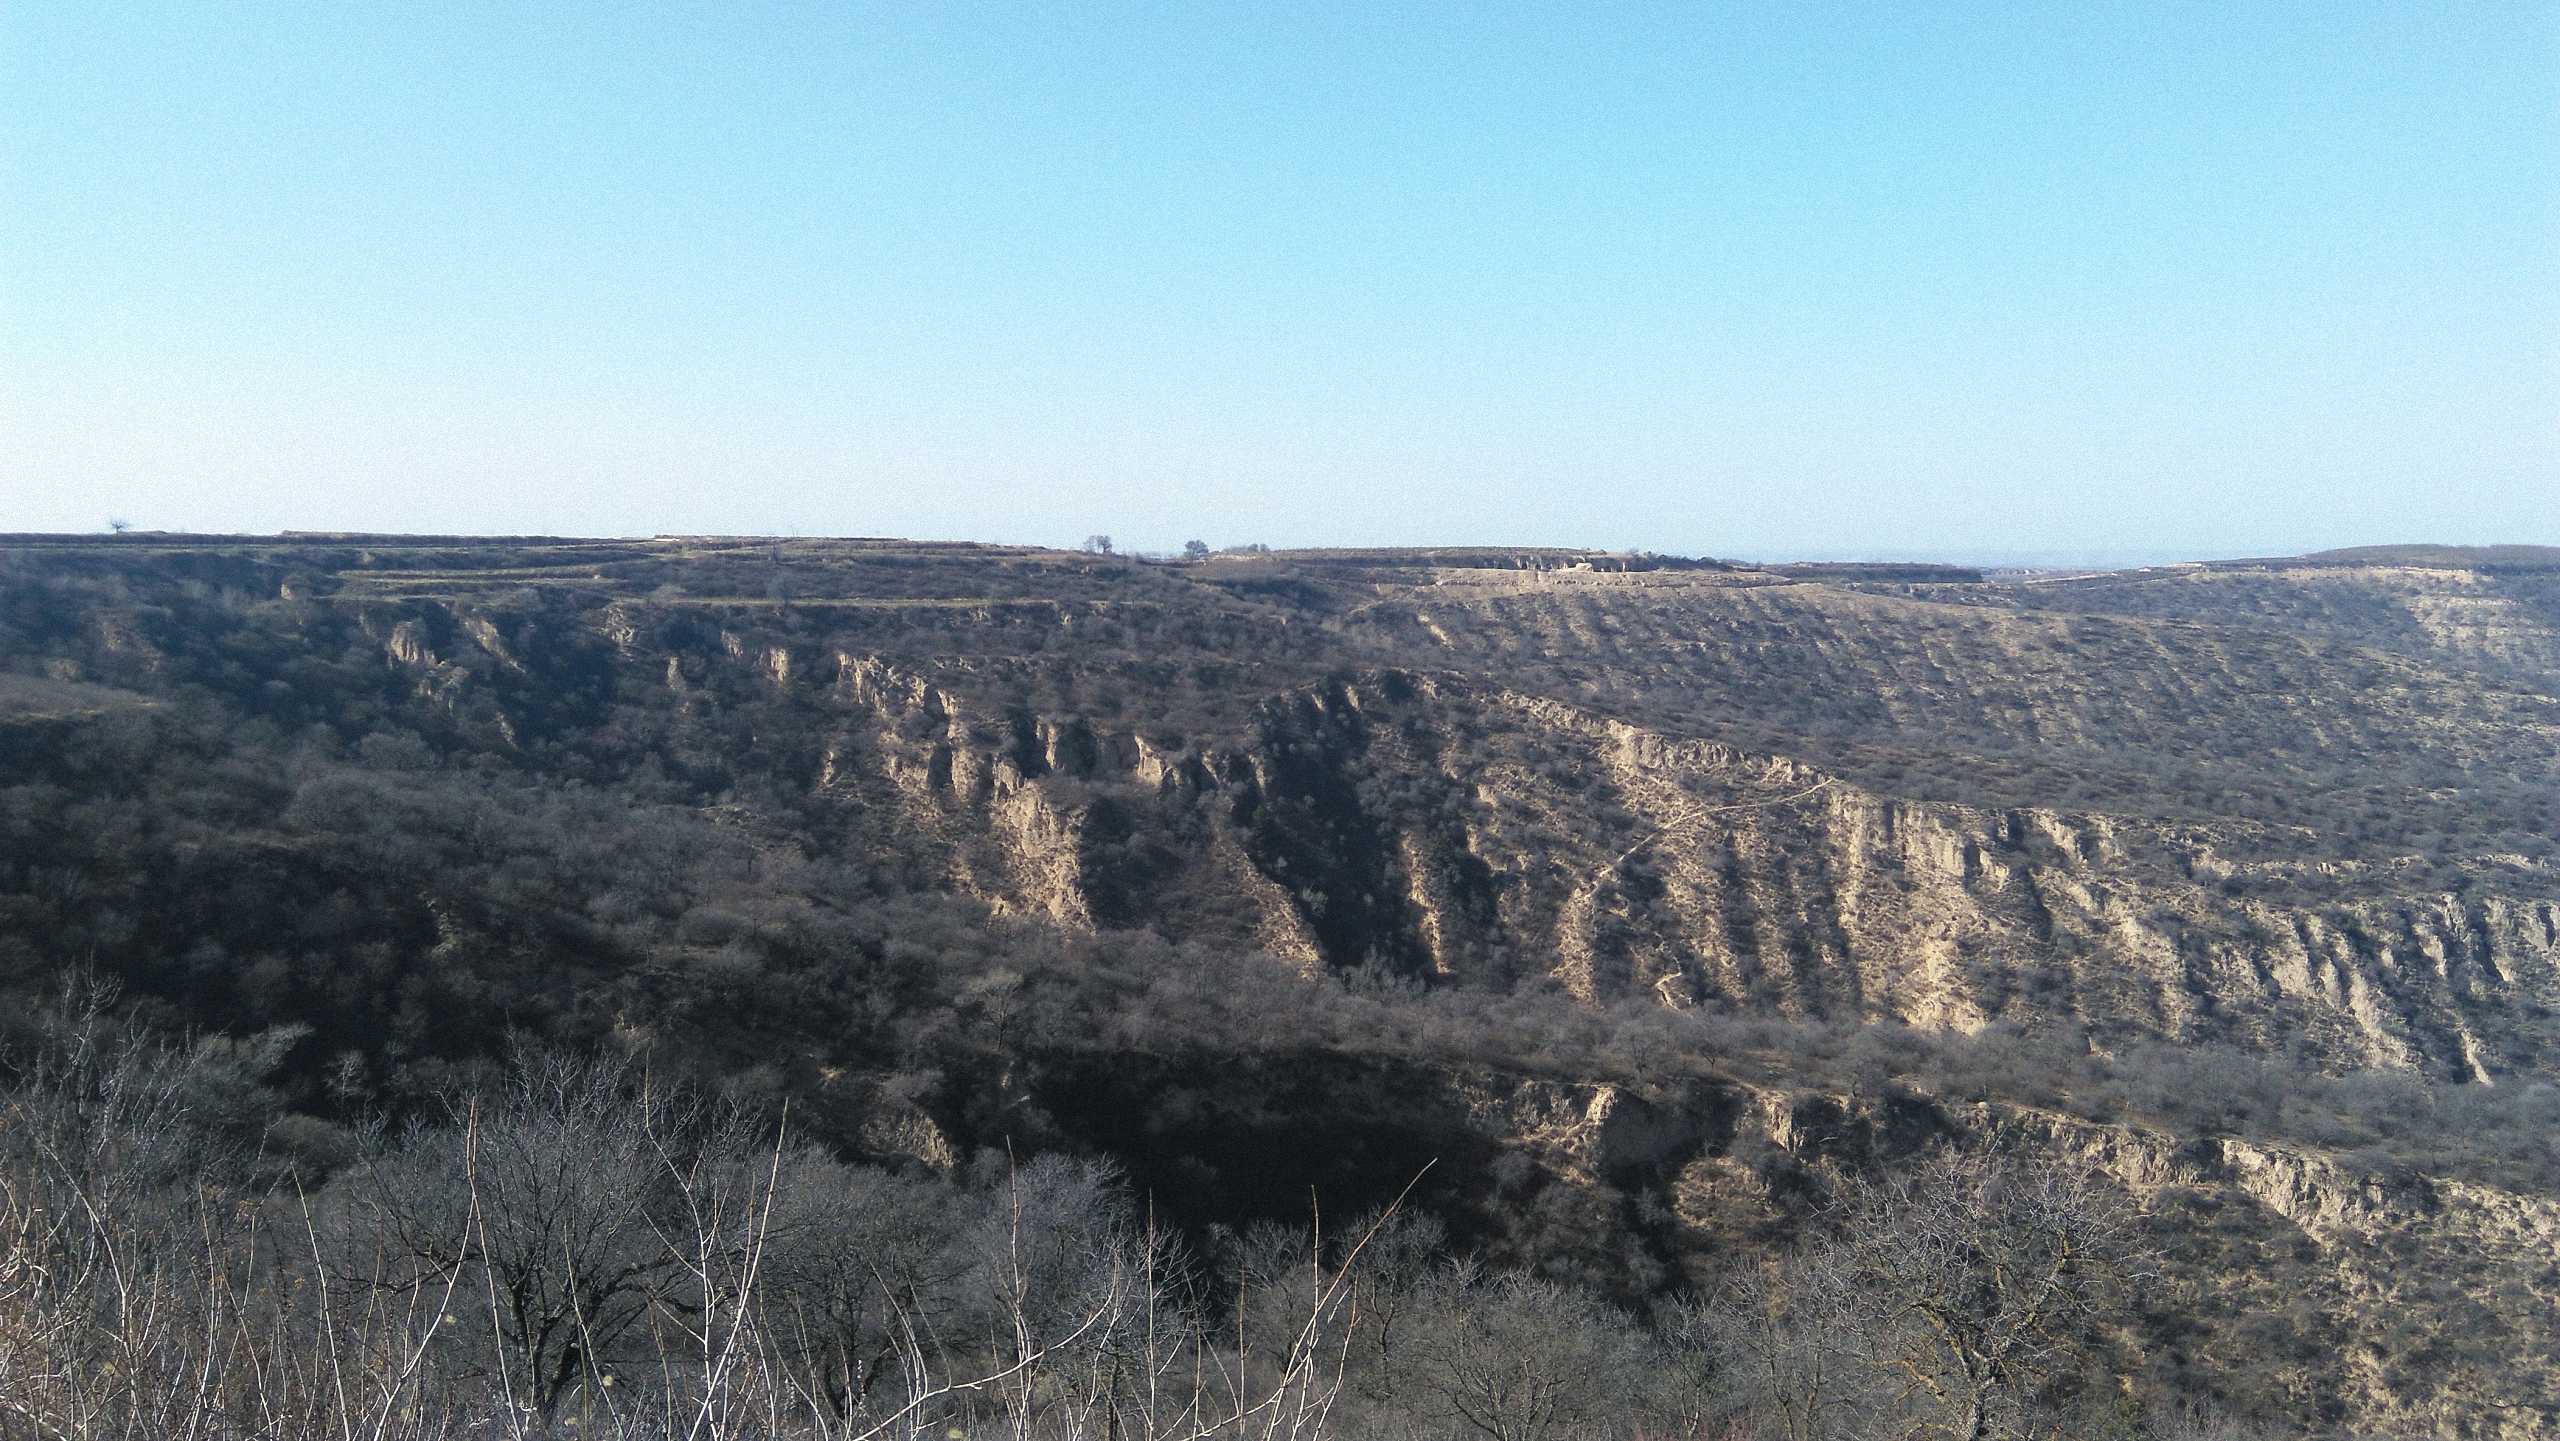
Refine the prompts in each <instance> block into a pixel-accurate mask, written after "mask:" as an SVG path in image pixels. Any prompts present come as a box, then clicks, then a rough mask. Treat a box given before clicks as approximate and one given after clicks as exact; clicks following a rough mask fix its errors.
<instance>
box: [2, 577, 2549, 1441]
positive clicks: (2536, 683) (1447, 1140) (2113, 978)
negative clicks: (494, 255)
mask: <svg viewBox="0 0 2560 1441" xmlns="http://www.w3.org/2000/svg"><path fill="white" fill-rule="evenodd" d="M0 793H5V797H6V804H5V806H0V837H4V838H5V839H0V986H5V987H6V988H8V989H9V990H10V991H12V992H13V993H15V994H16V995H18V996H20V997H21V998H30V997H36V996H40V995H45V994H49V993H50V992H51V990H52V989H54V988H56V987H57V986H58V984H59V978H60V977H61V975H62V974H63V973H64V972H65V971H66V970H68V969H71V968H83V969H86V970H88V971H90V972H94V973H97V974H101V975H104V976H107V977H111V978H113V979H115V980H116V981H117V982H119V983H120V985H121V987H122V995H123V998H124V999H123V1003H122V1004H123V1005H124V1007H125V1009H126V1011H127V1012H128V1013H129V1014H130V1015H131V1016H132V1017H133V1018H134V1019H135V1021H136V1023H138V1024H152V1025H159V1026H165V1027H168V1028H171V1029H173V1030H176V1029H186V1028H195V1029H199V1030H201V1029H213V1030H220V1031H224V1032H228V1033H233V1034H239V1035H248V1034H252V1033H256V1032H260V1031H265V1030H269V1029H271V1028H274V1027H278V1026H294V1027H300V1028H304V1029H300V1030H296V1031H294V1032H292V1033H290V1036H291V1049H290V1052H289V1054H288V1056H287V1058H286V1060H285V1061H284V1063H283V1079H281V1080H279V1082H278V1085H279V1086H280V1087H281V1088H282V1094H284V1095H285V1096H286V1098H287V1100H288V1101H289V1102H290V1104H291V1105H292V1106H293V1107H294V1108H296V1109H297V1110H299V1111H301V1112H303V1113H305V1114H306V1115H307V1116H309V1117H311V1118H315V1121H316V1122H317V1123H325V1124H327V1125H333V1126H342V1125H346V1124H348V1123H351V1122H352V1121H354V1120H355V1119H356V1117H357V1115H358V1114H359V1113H361V1112H366V1111H369V1110H372V1111H388V1112H393V1113H397V1112H400V1111H401V1110H402V1109H403V1108H413V1107H415V1106H416V1105H417V1104H419V1102H420V1099H421V1098H423V1097H425V1096H427V1095H429V1094H431V1093H432V1092H434V1091H435V1089H436V1088H437V1087H439V1086H440V1085H443V1084H445V1083H446V1082H447V1081H448V1080H450V1079H451V1078H452V1077H454V1076H457V1075H461V1074H465V1073H468V1072H469V1071H471V1069H472V1068H474V1067H476V1066H482V1065H485V1064H486V1063H488V1062H489V1060H490V1059H491V1058H492V1057H493V1056H496V1055H498V1054H499V1053H500V1052H501V1051H502V1050H503V1048H504V1047H505V1045H506V1044H507V1042H508V1038H509V1037H510V1036H511V1035H520V1034H527V1033H530V1034H533V1035H536V1036H539V1037H541V1038H543V1039H545V1040H547V1041H550V1042H554V1043H561V1044H577V1045H616V1046H622V1047H625V1048H633V1047H640V1048H656V1049H657V1051H658V1052H660V1053H662V1054H665V1055H668V1056H672V1057H681V1058H682V1064H684V1065H685V1066H687V1067H690V1068H694V1069H696V1070H698V1071H699V1072H700V1073H702V1074H703V1075H705V1076H706V1077H712V1078H716V1079H717V1080H718V1081H719V1083H720V1084H723V1085H727V1086H730V1087H732V1088H745V1089H747V1090H751V1091H757V1092H760V1093H764V1094H770V1095H774V1096H790V1097H793V1098H794V1099H795V1104H797V1105H801V1106H804V1107H806V1108H807V1111H808V1113H809V1114H811V1115H813V1116H814V1117H815V1119H814V1120H813V1121H812V1122H811V1124H812V1125H813V1126H814V1127H815V1128H816V1131H817V1133H818V1134H819V1135H820V1136H821V1137H822V1138H823V1139H825V1140H826V1141H828V1142H829V1143H830V1144H831V1145H833V1146H835V1147H837V1148H838V1149H839V1150H840V1151H841V1152H843V1153H845V1154H849V1155H858V1156H865V1157H870V1158H873V1159H887V1160H895V1161H898V1162H900V1163H901V1164H907V1165H913V1166H920V1167H925V1168H928V1169H930V1168H937V1167H938V1168H942V1169H944V1170H949V1169H951V1168H952V1167H954V1166H957V1165H960V1164H962V1163H963V1162H964V1161H965V1159H966V1157H967V1156H968V1155H969V1154H970V1153H972V1152H974V1151H977V1150H978V1149H980V1148H985V1147H1001V1146H1003V1145H1005V1144H1006V1143H1007V1142H1008V1141H1010V1142H1013V1143H1016V1144H1019V1145H1022V1146H1024V1147H1026V1148H1032V1149H1060V1150H1066V1151H1071V1152H1079V1153H1105V1154H1109V1155H1112V1156H1115V1157H1117V1158H1119V1159H1120V1160H1121V1161H1122V1162H1123V1163H1124V1164H1126V1165H1127V1166H1128V1167H1129V1169H1130V1170H1131V1172H1132V1174H1133V1175H1134V1176H1135V1177H1137V1178H1138V1179H1139V1180H1140V1181H1141V1182H1143V1183H1144V1184H1145V1185H1146V1186H1147V1187H1148V1188H1149V1190H1150V1192H1151V1193H1152V1194H1155V1195H1158V1196H1160V1197H1162V1198H1163V1199H1164V1200H1165V1201H1166V1203H1167V1204H1168V1206H1169V1207H1171V1208H1172V1209H1173V1210H1174V1211H1175V1212H1176V1213H1177V1214H1178V1215H1179V1217H1180V1218H1181V1219H1182V1220H1183V1222H1184V1223H1185V1224H1199V1225H1206V1224H1210V1223H1217V1224H1225V1223H1226V1222H1227V1221H1229V1220H1232V1219H1234V1218H1239V1217H1254V1216H1264V1217H1285V1216H1289V1215H1291V1214H1293V1212H1295V1211H1302V1210H1303V1207H1304V1203H1305V1198H1306V1195H1307V1192H1308V1188H1309V1187H1310V1186H1316V1187H1319V1188H1320V1189H1323V1190H1325V1191H1327V1192H1328V1200H1327V1204H1328V1205H1332V1204H1335V1203H1336V1198H1338V1200H1339V1203H1340V1204H1343V1205H1357V1204H1368V1203H1372V1202H1375V1201H1378V1200H1382V1199H1384V1198H1386V1197H1388V1196H1391V1195H1393V1194H1394V1193H1395V1192H1396V1190H1397V1189H1398V1188H1399V1187H1400V1186H1402V1185H1403V1183H1404V1182H1405V1181H1407V1180H1409V1179H1410V1178H1411V1176H1412V1175H1413V1173H1414V1172H1415V1170H1416V1169H1418V1168H1419V1167H1420V1166H1421V1164H1422V1163H1424V1162H1428V1161H1432V1160H1435V1159H1437V1160H1438V1161H1439V1162H1440V1164H1439V1165H1438V1166H1437V1167H1436V1168H1435V1169H1434V1170H1433V1172H1432V1178H1431V1180H1430V1181H1429V1182H1428V1184H1427V1185H1426V1186H1425V1187H1424V1189H1423V1192H1422V1199H1423V1201H1424V1202H1425V1203H1426V1204H1428V1205H1429V1206H1431V1207H1432V1208H1434V1210H1435V1211H1436V1212H1437V1213H1439V1214H1441V1215H1444V1216H1445V1217H1446V1218H1447V1221H1448V1224H1449V1225H1450V1226H1451V1228H1452V1230H1453V1232H1454V1233H1455V1234H1457V1235H1459V1236H1460V1237H1462V1238H1464V1239H1466V1240H1467V1241H1468V1242H1469V1243H1470V1244H1474V1245H1477V1246H1480V1247H1481V1248H1482V1249H1483V1250H1484V1251H1485V1253H1486V1254H1488V1255H1490V1256H1493V1257H1495V1258H1497V1259H1500V1260H1502V1261H1505V1262H1507V1263H1514V1264H1523V1265H1535V1266H1543V1267H1545V1268H1547V1269H1548V1270H1549V1271H1551V1272H1554V1273H1557V1274H1567V1275H1571V1276H1572V1277H1574V1278H1576V1279H1578V1280H1581V1281H1583V1282H1586V1283H1588V1284H1590V1285H1593V1286H1596V1287H1600V1288H1602V1289H1604V1290H1606V1291H1608V1292H1609V1293H1610V1294H1612V1295H1614V1296H1617V1297H1620V1298H1622V1299H1625V1300H1628V1301H1629V1302H1630V1303H1631V1304H1639V1303H1642V1302H1643V1301H1645V1300H1646V1298H1649V1297H1655V1296H1659V1295H1663V1294H1667V1293H1668V1292H1669V1291H1671V1290H1673V1289H1676V1288H1679V1287H1682V1286H1704V1285H1709V1284H1711V1283H1712V1282H1713V1278H1714V1277H1715V1276H1716V1275H1718V1274H1720V1272H1721V1270H1722V1269H1723V1268H1727V1267H1729V1266H1731V1265H1732V1264H1733V1258H1734V1257H1735V1256H1737V1255H1741V1254H1745V1253H1749V1252H1751V1251H1752V1250H1753V1249H1754V1248H1765V1247H1767V1246H1768V1245H1770V1244H1772V1243H1773V1239H1774V1238H1778V1237H1782V1236H1783V1235H1785V1234H1786V1233H1787V1231H1788V1229H1789V1227H1790V1226H1791V1225H1793V1224H1794V1223H1795V1221H1796V1220H1797V1219H1799V1218H1800V1214H1801V1206H1800V1203H1799V1200H1797V1199H1791V1197H1795V1196H1796V1195H1797V1192H1798V1191H1799V1190H1800V1189H1801V1188H1802V1187H1803V1186H1804V1185H1805V1184H1806V1182H1805V1180H1804V1177H1805V1176H1807V1175H1809V1174H1811V1173H1812V1172H1814V1171H1817V1170H1819V1169H1820V1168H1821V1167H1823V1166H1825V1165H1830V1164H1859V1165H1868V1164H1884V1165H1888V1166H1889V1165H1890V1164H1892V1162H1893V1158H1894V1157H1896V1156H1899V1155H1903V1154H1906V1153H1907V1152H1908V1151H1909V1149H1910V1148H1911V1147H1912V1146H1914V1145H1916V1144H1917V1139H1916V1138H1918V1137H1921V1136H1925V1135H1928V1134H1938V1133H1948V1132H1967V1133H1974V1134H1982V1135H1994V1134H1996V1135H2002V1136H2008V1137H2011V1138H2012V1139H2013V1140H2014V1142H2015V1143H2016V1144H2018V1145H2020V1146H2023V1147H2027V1148H2030V1149H2034V1150H2037V1151H2039V1152H2042V1153H2045V1154H2050V1155H2058V1156H2063V1157H2067V1158H2070V1159H2071V1160H2072V1161H2073V1163H2074V1164H2076V1165H2080V1166H2084V1167H2088V1168H2093V1169H2096V1170H2099V1171H2103V1172H2104V1173H2106V1174H2108V1175H2111V1176H2114V1177H2116V1178H2117V1179H2118V1180H2119V1181H2120V1182H2121V1183H2122V1184H2123V1185H2125V1186H2126V1187H2128V1188H2130V1189H2132V1190H2133V1191H2134V1192H2136V1193H2137V1194H2138V1195H2140V1196H2141V1197H2143V1198H2144V1201H2145V1204H2146V1206H2147V1207H2148V1208H2149V1212H2150V1215H2151V1217H2152V1221H2153V1224H2154V1225H2155V1227H2157V1228H2158V1232H2159V1234H2160V1235H2161V1237H2163V1238H2164V1239H2163V1244H2164V1245H2165V1246H2167V1248H2168V1249H2169V1250H2170V1252H2171V1254H2172V1255H2173V1256H2174V1257H2176V1258H2177V1267H2176V1270H2175V1272H2174V1278H2173V1279H2174V1285H2173V1286H2172V1287H2171V1288H2170V1289H2167V1290H2164V1291H2163V1292H2162V1294H2161V1295H2160V1296H2159V1297H2157V1298H2155V1299H2154V1301H2153V1302H2151V1303H2150V1306H2149V1310H2148V1311H2147V1312H2146V1315H2145V1318H2144V1320H2143V1322H2142V1325H2141V1327H2140V1328H2138V1331H2139V1334H2136V1335H2131V1336H2128V1337H2127V1338H2126V1339H2125V1342H2124V1344H2125V1347H2126V1351H2125V1355H2126V1356H2127V1357H2128V1358H2131V1359H2128V1360H2127V1361H2126V1362H2125V1364H2126V1365H2127V1366H2128V1367H2138V1368H2141V1369H2143V1371H2144V1374H2147V1375H2151V1376H2154V1377H2158V1378H2166V1379H2165V1380H2164V1384H2167V1383H2169V1382H2174V1383H2175V1384H2176V1385H2178V1386H2180V1387H2183V1388H2188V1389H2193V1390H2197V1391H2199V1392H2202V1393H2209V1394H2212V1395H2214V1396H2217V1397H2219V1398H2221V1399H2222V1400H2223V1401H2225V1402H2226V1403H2228V1404H2229V1405H2231V1406H2233V1407H2235V1408H2238V1409H2241V1410H2244V1411H2248V1412H2252V1413H2254V1414H2258V1415H2261V1416H2263V1417H2266V1418H2268V1419H2271V1420H2276V1421H2281V1422H2284V1423H2286V1424H2289V1425H2294V1426H2300V1427H2305V1428H2310V1429H2315V1430H2326V1431H2329V1432H2330V1433H2332V1434H2334V1433H2335V1432H2336V1431H2337V1430H2338V1429H2340V1428H2343V1427H2348V1426H2371V1427H2376V1428H2382V1429H2386V1430H2390V1431H2392V1432H2393V1433H2394V1434H2416V1433H2420V1432H2423V1433H2426V1434H2438V1435H2444V1436H2448V1437H2450V1436H2471V1435H2500V1436H2516V1437H2522V1436H2538V1435H2551V1434H2560V1378H2555V1377H2554V1376H2553V1375H2552V1374H2551V1369H2550V1367H2549V1366H2548V1364H2547V1357H2548V1356H2549V1355H2551V1354H2553V1351H2554V1348H2555V1347H2560V1272H2555V1270H2554V1268H2553V1263H2552V1257H2553V1254H2554V1248H2555V1246H2560V1141H2556V1140H2555V1136H2560V1129H2555V1127H2560V1100H2555V1096H2560V1091H2555V1089H2554V1087H2555V1084H2560V562H2554V561H2553V560H2552V559H2551V556H2550V553H2547V552H2536V551H2534V550H2532V548H2527V547H2509V548H2497V549H2494V550H2490V551H2484V552H2465V551H2458V550H2453V549H2449V548H2441V547H2400V548H2387V549H2383V550H2377V551H2369V552H2337V553H2330V554H2327V555H2323V556H2312V557H2303V558H2299V559H2296V560H2287V561H2271V562H2245V563H2231V564H2218V565H2212V566H2198V567H2176V568H2168V569H2160V570H2146V571H2132V572H2123V573H2116V574H2103V575H2092V576H2081V577H2073V578H2067V579H2055V580H2041V579H2030V580H2023V581H2015V582H1999V581H1991V580H1986V579H1984V578H1982V577H1981V576H1980V575H1979V574H1977V573H1973V572H1965V571H1956V570H1951V569H1945V568H1926V567H1871V568H1860V567H1788V568H1778V569H1755V568H1751V567H1745V566H1737V565H1729V564H1724V563H1719V562H1705V561H1696V562H1689V561H1678V560H1675V559H1667V558H1663V557H1647V556H1618V555H1603V554H1598V553H1592V552H1578V551H1565V550H1551V549H1534V548H1522V549H1518V550H1467V551H1456V550H1442V551H1338V552H1298V553H1291V552H1282V553H1257V554H1221V555H1217V556H1213V557H1211V558H1209V559H1206V560H1203V561H1197V562H1193V563H1185V564H1174V563H1156V562H1148V561H1137V560H1129V559H1123V558H1117V557H1111V556H1100V555H1087V554H1081V553H1064V552H1054V551H1044V550H1037V549H1030V548H1021V547H1002V546H977V545H962V544H923V543H915V542H906V541H895V540H838V541H813V540H748V539H722V538H660V539H655V540H646V541H586V540H575V539H561V538H515V539H508V540H489V541H479V540H471V539H468V538H461V537H407V538H404V537H374V536H342V535H299V536H287V537H283V538H280V539H275V540H251V539H242V538H229V537H172V536H147V535H146V536H123V537H116V538H112V539H106V538H70V537H31V536H20V537H6V538H0ZM1296 1158H1304V1159H1296ZM2535 1356H2539V1357H2543V1358H2545V1360H2543V1361H2540V1362H2536V1361H2532V1360H2531V1359H2529V1358H2532V1357H2535ZM2491 1396H2494V1397H2495V1398H2496V1400H2497V1404H2496V1405H2494V1406H2492V1405H2488V1404H2486V1402H2484V1400H2483V1398H2484V1397H2491Z"/></svg>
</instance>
